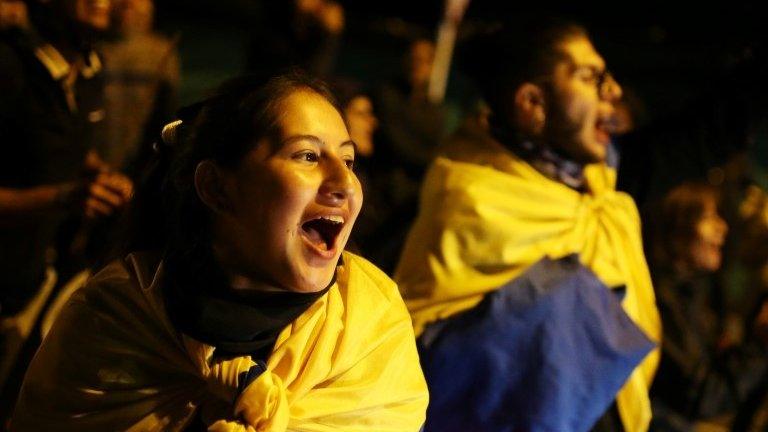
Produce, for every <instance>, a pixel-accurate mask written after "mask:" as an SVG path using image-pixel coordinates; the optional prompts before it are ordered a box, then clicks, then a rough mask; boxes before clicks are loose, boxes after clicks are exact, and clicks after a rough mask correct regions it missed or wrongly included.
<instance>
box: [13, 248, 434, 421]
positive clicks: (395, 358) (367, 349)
mask: <svg viewBox="0 0 768 432" xmlns="http://www.w3.org/2000/svg"><path fill="white" fill-rule="evenodd" d="M151 262H152V261H151V260H147V259H143V256H142V255H131V256H129V258H128V259H127V260H126V261H125V262H116V263H113V264H111V265H110V266H108V267H107V268H106V269H105V270H103V271H102V272H100V273H99V274H97V275H96V276H95V277H94V278H93V279H92V280H91V282H90V283H89V284H88V285H87V286H86V287H85V288H83V289H81V290H79V291H78V292H76V293H75V294H74V295H73V297H72V299H71V300H70V302H69V304H68V305H67V306H66V307H65V308H64V310H63V311H62V313H61V315H60V317H59V319H58V320H57V322H56V324H55V325H54V327H53V329H52V330H51V332H50V333H49V335H48V337H47V338H46V340H45V341H44V343H43V346H42V347H41V349H40V351H39V352H38V354H37V355H36V357H35V359H34V361H33V362H32V365H31V366H30V369H29V372H28V373H27V376H26V379H25V382H24V386H23V388H22V392H21V396H20V399H19V403H18V406H17V410H16V413H15V415H14V417H13V419H12V430H17V431H31V430H60V431H69V430H72V431H75V430H77V431H105V430H130V431H160V430H163V431H168V430H181V429H183V427H184V426H185V425H186V424H187V423H188V422H189V421H190V419H191V418H192V416H193V415H194V414H195V412H196V411H197V410H200V416H201V417H200V418H201V419H202V420H203V421H204V422H205V423H206V424H208V425H209V430H211V431H219V432H223V431H286V430H288V431H317V432H321V431H322V432H324V431H331V430H334V431H336V430H344V431H374V430H375V431H393V432H394V431H417V430H419V428H420V427H421V425H422V424H423V422H424V418H425V411H426V407H427V400H428V396H427V387H426V383H425V381H424V377H423V374H422V372H421V368H420V366H419V360H418V356H417V353H416V346H415V341H414V336H413V329H412V326H411V321H410V319H409V317H408V313H407V311H406V309H405V306H404V304H403V302H402V299H401V298H400V295H399V293H398V291H397V287H396V286H395V284H394V283H392V281H391V280H389V278H387V277H386V276H385V275H384V274H383V273H382V272H381V271H379V270H378V269H377V268H376V267H374V266H373V265H372V264H370V263H369V262H367V261H365V260H364V259H362V258H359V257H356V256H354V255H352V254H347V253H345V254H344V266H342V267H340V269H339V271H338V274H337V283H336V284H334V286H333V287H331V289H330V290H329V291H328V293H327V294H325V295H324V296H323V297H321V298H320V299H319V300H318V301H317V302H315V303H314V304H313V305H312V306H311V307H310V308H309V309H308V310H307V311H306V312H305V313H304V314H302V315H301V316H300V317H299V318H297V319H296V320H295V321H294V322H293V323H291V324H290V325H289V326H288V327H287V328H285V329H284V330H283V332H282V333H281V334H280V336H279V337H278V340H277V342H276V344H275V348H274V350H273V353H272V355H271V356H270V358H269V360H268V362H267V371H266V372H264V373H263V374H261V375H260V376H259V377H258V378H257V379H256V380H255V381H254V382H252V383H251V384H250V385H249V386H248V387H246V389H245V390H244V391H243V392H242V393H241V394H239V395H238V393H237V385H238V379H240V377H239V375H240V373H242V372H246V371H248V370H249V368H250V367H251V366H253V365H254V364H255V363H254V361H253V360H252V359H251V358H250V357H249V356H244V357H238V358H234V359H232V360H227V361H219V360H213V359H214V357H213V356H212V354H213V351H214V349H213V348H212V347H211V346H208V345H205V344H203V343H200V342H197V341H195V340H193V339H191V338H189V337H187V336H185V335H181V334H179V333H178V332H177V331H176V330H175V329H174V327H173V326H172V324H171V322H170V321H169V319H168V317H167V315H166V313H165V307H164V306H163V297H162V295H161V291H160V287H159V284H160V281H161V279H162V273H163V272H162V266H160V269H159V270H157V271H156V261H155V264H154V265H152V264H150V263H151Z"/></svg>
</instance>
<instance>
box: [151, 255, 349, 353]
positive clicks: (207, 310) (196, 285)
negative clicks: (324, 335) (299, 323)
mask: <svg viewBox="0 0 768 432" xmlns="http://www.w3.org/2000/svg"><path fill="white" fill-rule="evenodd" d="M340 263H341V260H340ZM337 272H338V267H337ZM173 273H176V272H173ZM173 273H172V274H167V275H166V276H167V277H166V280H165V282H164V283H163V287H164V296H165V304H166V309H167V311H168V315H169V317H170V318H171V321H172V322H173V324H174V325H175V326H176V328H177V329H179V330H180V331H181V332H182V333H184V334H187V335H189V336H191V337H192V338H194V339H196V340H199V341H201V342H203V343H206V344H209V345H212V346H214V347H215V348H216V351H215V355H216V356H220V357H237V356H242V355H251V356H252V357H254V359H259V360H266V359H267V358H268V357H269V354H270V353H271V352H272V348H273V346H274V344H275V341H276V340H277V337H278V336H279V335H280V332H281V331H282V330H283V329H284V328H285V327H286V326H288V324H290V323H291V322H293V321H294V320H295V319H296V318H298V317H299V316H300V315H301V314H303V313H304V312H305V311H306V310H307V309H309V307H310V306H312V304H314V303H315V301H317V300H318V299H319V298H320V297H322V296H323V295H324V294H325V293H327V292H328V290H329V289H330V288H331V286H333V284H334V283H336V274H334V276H333V279H332V280H331V282H330V284H328V286H327V287H325V289H323V290H321V291H317V292H312V293H301V292H294V291H288V290H285V289H277V288H276V289H274V290H264V291H261V290H260V291H249V292H248V293H247V295H242V294H241V293H238V292H237V290H235V289H233V288H231V287H230V286H229V284H228V282H226V281H227V280H228V279H227V278H224V277H221V274H219V275H217V276H213V277H207V278H203V279H200V278H185V277H181V278H179V277H174V274H173ZM202 280H206V282H202Z"/></svg>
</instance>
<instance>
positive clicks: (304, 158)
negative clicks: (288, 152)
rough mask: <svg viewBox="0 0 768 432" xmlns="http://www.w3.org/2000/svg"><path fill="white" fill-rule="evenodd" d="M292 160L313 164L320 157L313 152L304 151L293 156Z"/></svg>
mask: <svg viewBox="0 0 768 432" xmlns="http://www.w3.org/2000/svg"><path fill="white" fill-rule="evenodd" d="M293 158H294V159H296V160H298V161H300V162H309V163H314V162H317V161H318V160H320V156H318V154H317V153H315V152H313V151H304V152H301V153H297V154H295V155H294V156H293Z"/></svg>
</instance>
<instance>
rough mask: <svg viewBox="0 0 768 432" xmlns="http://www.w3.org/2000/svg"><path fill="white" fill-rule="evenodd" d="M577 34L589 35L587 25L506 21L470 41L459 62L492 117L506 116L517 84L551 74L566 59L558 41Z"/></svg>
mask: <svg viewBox="0 0 768 432" xmlns="http://www.w3.org/2000/svg"><path fill="white" fill-rule="evenodd" d="M578 37H587V38H588V37H589V35H588V33H587V31H586V29H585V28H584V27H582V26H581V25H579V24H576V23H574V22H571V21H566V20H563V19H559V18H547V19H528V20H526V22H525V23H522V24H506V25H504V26H503V27H501V28H500V29H497V30H494V31H492V32H491V33H487V34H484V35H481V36H479V37H477V38H475V39H474V40H473V41H471V42H469V43H468V44H467V45H466V46H465V48H464V50H462V51H461V54H460V55H461V57H462V58H461V59H460V64H461V65H462V68H463V69H464V71H465V72H466V73H467V74H468V75H469V76H470V77H471V78H472V79H473V80H474V81H475V83H476V84H477V86H478V87H479V89H480V92H481V94H482V96H483V98H484V99H485V101H486V102H487V103H488V105H489V106H490V108H491V110H492V112H493V118H495V120H496V121H498V120H500V119H507V118H509V116H510V115H511V114H512V111H511V110H512V109H513V104H512V100H513V97H514V92H515V91H516V90H517V88H518V87H519V86H520V85H521V84H523V83H525V82H534V83H535V82H536V81H538V80H541V79H543V78H546V77H547V76H548V75H550V74H551V73H552V72H553V70H554V67H555V65H556V64H557V63H558V62H560V61H562V60H564V59H565V57H564V55H565V54H564V53H563V52H562V51H561V50H560V49H559V48H560V45H561V44H563V43H564V42H566V41H568V40H571V39H575V38H578Z"/></svg>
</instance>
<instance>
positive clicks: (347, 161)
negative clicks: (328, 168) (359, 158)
mask: <svg viewBox="0 0 768 432" xmlns="http://www.w3.org/2000/svg"><path fill="white" fill-rule="evenodd" d="M344 164H346V165H347V168H348V169H352V168H354V167H355V160H354V159H344Z"/></svg>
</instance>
